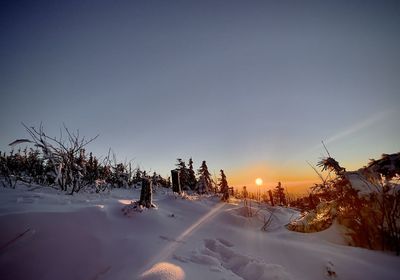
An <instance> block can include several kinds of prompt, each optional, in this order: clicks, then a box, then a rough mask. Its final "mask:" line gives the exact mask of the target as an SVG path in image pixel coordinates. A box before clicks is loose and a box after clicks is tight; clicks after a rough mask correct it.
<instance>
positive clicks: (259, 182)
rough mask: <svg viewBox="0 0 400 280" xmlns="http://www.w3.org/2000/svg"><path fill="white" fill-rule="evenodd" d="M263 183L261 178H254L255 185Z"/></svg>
mask: <svg viewBox="0 0 400 280" xmlns="http://www.w3.org/2000/svg"><path fill="white" fill-rule="evenodd" d="M262 184H263V180H262V179H261V178H257V179H256V185H257V186H261V185H262Z"/></svg>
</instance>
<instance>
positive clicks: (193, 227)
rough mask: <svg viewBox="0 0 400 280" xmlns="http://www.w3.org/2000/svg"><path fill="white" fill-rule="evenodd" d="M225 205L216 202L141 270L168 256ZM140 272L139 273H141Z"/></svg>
mask: <svg viewBox="0 0 400 280" xmlns="http://www.w3.org/2000/svg"><path fill="white" fill-rule="evenodd" d="M224 206H225V204H224V203H220V204H217V205H216V207H214V208H213V209H211V210H210V211H209V212H208V213H207V214H205V215H204V216H202V217H201V218H200V219H199V220H197V221H196V222H195V223H193V224H192V225H191V226H190V227H189V228H187V229H186V230H185V231H184V232H182V233H181V234H180V235H179V236H178V237H177V238H176V239H175V240H174V242H171V243H170V244H168V245H167V246H166V247H164V249H162V250H161V251H160V253H158V254H157V255H156V256H154V258H153V259H151V260H150V261H149V263H148V264H147V265H146V266H145V269H143V270H142V272H143V271H146V270H147V269H149V268H150V267H152V266H153V265H154V264H156V263H159V262H162V261H163V260H165V259H166V258H168V257H169V256H170V255H171V254H172V253H173V252H175V251H176V249H177V248H178V247H179V246H181V245H182V244H183V242H182V241H184V239H185V238H187V237H189V236H190V235H191V234H192V233H193V232H194V231H195V230H197V229H198V228H199V227H200V226H201V225H202V224H203V223H205V222H207V221H209V220H210V219H212V218H213V217H214V216H215V215H217V213H218V212H219V210H221V209H222V208H223V207H224ZM142 272H141V273H142Z"/></svg>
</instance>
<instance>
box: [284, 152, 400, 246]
mask: <svg viewBox="0 0 400 280" xmlns="http://www.w3.org/2000/svg"><path fill="white" fill-rule="evenodd" d="M319 166H321V167H322V170H323V171H325V170H326V171H332V172H334V173H335V174H336V177H334V178H332V179H325V180H323V183H322V184H319V185H316V186H315V187H314V191H315V192H316V193H317V195H318V193H319V194H321V195H320V196H319V197H320V198H321V202H320V203H319V204H318V205H317V206H316V208H315V209H313V210H312V211H310V212H308V213H307V214H306V215H305V216H304V217H302V218H301V219H299V220H297V221H293V222H292V223H291V224H289V225H288V228H289V229H292V230H296V231H302V232H312V231H319V230H323V229H325V228H327V227H328V226H329V225H330V224H331V223H332V221H333V220H334V219H337V221H338V222H339V223H340V224H342V225H344V226H345V227H346V228H347V229H348V231H349V235H350V236H351V238H352V241H353V243H354V245H356V246H362V247H367V248H370V249H381V250H387V249H388V250H394V251H396V253H397V254H399V253H400V185H399V183H398V182H399V178H400V153H396V154H391V155H386V154H384V155H382V158H381V159H379V160H371V162H370V163H369V164H368V165H367V166H366V167H363V168H360V169H359V170H357V171H352V172H349V171H346V169H345V168H343V167H341V166H340V165H339V163H338V162H337V161H336V160H335V159H333V158H331V157H328V158H325V159H323V160H322V161H320V162H319ZM321 178H322V177H321Z"/></svg>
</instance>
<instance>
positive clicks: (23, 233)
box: [0, 186, 400, 280]
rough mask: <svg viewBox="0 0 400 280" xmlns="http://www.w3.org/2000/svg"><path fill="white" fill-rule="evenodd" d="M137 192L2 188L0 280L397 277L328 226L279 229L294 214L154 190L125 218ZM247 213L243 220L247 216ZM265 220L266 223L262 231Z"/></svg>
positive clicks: (391, 265) (381, 257)
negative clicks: (147, 205) (147, 203)
mask: <svg viewBox="0 0 400 280" xmlns="http://www.w3.org/2000/svg"><path fill="white" fill-rule="evenodd" d="M139 195H140V191H139V190H124V189H119V190H113V191H112V192H110V193H103V194H85V193H82V194H80V193H78V194H76V195H73V196H71V195H65V194H64V193H60V192H58V191H56V190H54V189H50V188H32V187H30V188H27V187H24V186H18V188H17V189H15V190H12V189H4V188H2V189H0V229H1V230H0V275H1V277H0V278H1V279H2V280H8V279H10V280H11V279H13V280H19V279H21V280H22V279H24V280H25V279H40V280H50V279H51V280H53V279H59V280H64V279H65V280H67V279H68V280H70V279H78V280H79V279H82V280H87V279H89V280H94V279H95V280H103V279H110V280H111V279H112V280H122V279H124V280H129V279H190V280H192V279H193V280H197V279H199V280H200V279H201V280H203V279H242V280H243V279H246V280H247V279H248V280H253V279H277V280H283V279H300V280H301V279H304V280H317V279H318V280H319V279H334V278H337V279H363V280H370V279H371V280H372V279H389V280H390V279H399V276H400V265H399V264H400V258H399V257H396V256H394V255H391V254H390V253H386V252H378V251H370V250H366V249H361V248H354V247H349V246H347V245H346V239H345V238H344V237H343V232H342V231H341V230H340V228H339V227H338V226H337V225H335V224H334V226H333V227H331V228H328V229H327V230H325V231H322V232H318V233H308V234H306V233H299V232H292V231H289V230H287V229H286V227H285V226H286V225H287V224H288V223H289V221H290V220H292V219H294V218H295V217H296V216H298V215H299V213H298V212H296V211H295V210H293V209H288V208H283V207H269V206H265V205H258V204H257V203H252V208H251V209H250V211H249V209H246V208H245V207H244V205H243V204H242V203H240V202H236V203H232V204H226V203H221V202H219V199H218V198H215V197H212V196H209V197H197V196H185V198H184V199H183V198H181V197H177V196H175V195H173V194H172V193H170V192H169V191H162V190H161V191H160V190H159V191H157V193H155V195H154V202H155V204H157V206H158V208H151V209H143V211H142V212H132V213H130V215H124V213H123V211H122V209H124V207H126V205H129V204H130V202H131V201H135V200H137V199H138V198H139ZM249 212H250V213H251V215H249ZM271 213H273V214H272V218H271V222H270V224H269V225H268V227H267V228H266V229H265V230H261V229H262V228H263V225H264V223H265V220H266V219H267V218H268V217H270V215H271Z"/></svg>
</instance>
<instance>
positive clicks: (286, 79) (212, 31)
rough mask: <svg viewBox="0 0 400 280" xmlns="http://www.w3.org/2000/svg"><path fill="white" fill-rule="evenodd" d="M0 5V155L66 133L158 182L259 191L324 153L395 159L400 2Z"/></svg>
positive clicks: (349, 158)
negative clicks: (178, 168) (179, 179)
mask: <svg viewBox="0 0 400 280" xmlns="http://www.w3.org/2000/svg"><path fill="white" fill-rule="evenodd" d="M0 5H1V6H0V7H1V8H0V42H1V43H0V94H1V104H2V106H1V108H2V109H1V110H0V131H1V135H0V149H1V150H8V149H9V148H8V147H7V144H8V143H10V142H11V141H12V140H14V139H15V138H20V137H25V136H27V135H26V133H25V131H24V129H23V127H22V126H21V124H20V123H21V122H24V123H26V124H27V125H38V124H39V123H40V122H43V124H44V127H45V129H46V130H47V131H48V132H49V134H53V135H57V134H58V129H59V128H60V127H61V126H62V124H63V123H65V124H66V125H67V126H68V127H69V128H71V129H79V130H80V131H81V134H84V135H87V136H88V137H90V136H95V135H97V134H100V137H99V138H98V139H97V140H96V141H95V142H94V143H92V144H91V145H90V146H89V147H88V149H89V150H91V151H94V152H95V153H96V154H98V155H105V154H106V153H107V151H108V148H109V147H111V148H112V149H113V150H114V151H115V153H116V154H117V156H118V158H120V159H122V160H124V159H127V160H130V159H133V160H134V163H135V164H139V165H140V166H142V167H143V168H146V169H152V170H157V171H159V172H161V174H166V173H167V172H168V171H169V170H170V169H171V168H173V166H174V164H175V159H176V158H177V157H181V158H184V159H188V158H189V157H190V156H192V157H193V159H194V161H195V166H196V167H197V166H198V165H200V163H201V161H202V160H207V162H208V163H209V166H210V168H211V169H212V170H216V171H218V170H219V169H221V168H222V169H225V170H226V172H225V173H226V174H227V176H228V179H229V175H230V174H231V175H232V173H233V172H241V171H240V170H242V171H243V170H245V169H246V170H247V169H248V168H249V167H251V166H254V165H258V166H259V165H264V166H265V171H263V172H262V173H265V174H260V175H259V176H260V177H263V178H264V180H266V181H274V180H277V179H280V178H281V177H282V179H281V180H284V178H283V177H285V175H284V174H283V173H282V171H279V172H278V173H277V172H275V171H276V170H277V169H279V170H293V168H296V167H298V169H299V170H305V169H306V168H309V167H307V163H306V162H305V161H306V160H309V161H311V162H316V161H317V160H318V159H319V157H320V156H321V154H322V153H323V149H322V147H321V146H320V141H321V140H324V141H326V142H327V145H328V148H329V149H330V151H331V153H332V154H333V155H334V156H335V157H336V158H337V160H338V161H339V162H342V163H343V164H344V165H346V166H349V167H352V168H356V167H358V166H359V165H360V164H364V163H366V162H367V161H368V159H369V158H373V157H375V158H376V157H378V156H379V155H380V154H381V153H393V152H398V151H399V150H400V145H399V143H400V142H399V140H398V139H399V136H400V135H399V134H400V132H399V131H400V125H399V121H398V120H399V119H400V111H399V109H398V107H399V104H400V92H399V90H400V79H399V75H400V52H399V50H400V36H398V32H399V30H400V4H399V2H398V1H2V3H1V4H0ZM318 146H319V148H318ZM271 169H274V170H275V171H274V170H271ZM243 172H244V171H243ZM307 172H309V173H307V174H312V172H313V171H312V170H311V171H307ZM271 174H278V175H275V177H274V176H272V175H271ZM295 174H297V173H296V172H295ZM310 176H311V175H310ZM249 180H250V179H249ZM251 180H252V179H251ZM238 183H239V182H238ZM240 183H242V182H240Z"/></svg>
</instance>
